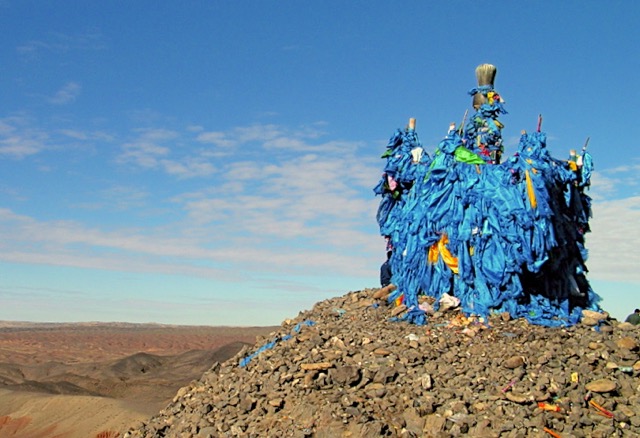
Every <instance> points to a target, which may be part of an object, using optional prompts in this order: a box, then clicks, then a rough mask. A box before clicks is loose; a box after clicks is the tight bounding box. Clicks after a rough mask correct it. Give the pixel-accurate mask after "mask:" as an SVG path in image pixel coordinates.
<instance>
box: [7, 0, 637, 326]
mask: <svg viewBox="0 0 640 438" xmlns="http://www.w3.org/2000/svg"><path fill="white" fill-rule="evenodd" d="M638 18H640V4H637V3H636V2H622V1H612V2H595V1H564V2H558V1H536V2H511V1H496V2H490V3H482V2H471V1H456V2H388V1H366V2H365V1H353V2H344V1H323V2H318V1H310V2H299V1H287V0H282V1H193V2H161V3H159V2H153V1H147V0H141V1H135V2H124V1H109V2H98V1H65V0H63V1H44V0H38V1H31V0H20V1H13V0H0V29H1V30H0V35H1V36H2V38H1V39H0V55H1V59H2V60H3V61H2V63H0V172H1V175H2V178H1V179H0V303H1V305H0V320H26V321H57V322H65V321H128V322H159V323H169V324H205V325H271V324H279V323H280V322H281V321H282V320H284V319H286V318H292V317H295V316H296V315H297V314H298V312H299V311H302V310H305V309H309V308H311V307H312V306H313V304H314V303H315V302H317V301H320V300H323V299H326V298H329V297H334V296H338V295H342V294H344V293H346V292H349V291H352V290H360V289H363V288H365V287H375V286H377V284H378V269H379V265H380V263H381V262H382V261H383V259H384V241H383V240H382V238H381V237H380V236H379V233H378V229H377V224H376V221H375V211H376V208H377V205H378V202H379V198H376V197H374V194H373V191H372V189H373V187H374V186H375V185H376V184H377V182H378V180H379V178H380V175H381V172H382V166H383V164H384V162H383V160H381V159H380V158H379V157H380V155H381V154H382V152H384V149H385V146H386V143H387V140H388V139H389V137H390V136H391V135H392V134H393V132H394V131H395V129H396V128H401V127H404V126H405V124H406V123H407V121H408V119H409V118H410V117H415V118H416V119H417V132H418V134H419V136H420V139H421V141H422V143H423V146H424V148H425V149H426V150H427V151H428V152H432V151H433V150H434V149H435V147H436V145H437V144H438V142H439V141H440V140H441V139H442V138H443V137H444V135H445V134H446V131H447V128H448V126H449V123H450V122H452V121H456V122H458V123H459V122H460V121H461V119H462V117H463V115H464V112H465V110H467V109H470V106H471V98H470V97H469V96H468V95H467V91H468V90H469V89H470V88H472V87H473V86H475V85H476V84H475V76H474V69H475V67H476V66H477V65H478V64H481V63H485V62H488V63H493V64H495V65H496V66H497V67H498V75H497V79H496V84H495V85H496V89H497V90H498V91H499V92H500V94H501V95H502V96H503V98H504V99H505V101H506V109H507V110H508V111H509V114H507V115H506V116H504V117H502V118H501V121H502V122H503V123H504V124H505V128H504V130H503V137H504V138H505V140H506V151H507V152H506V155H507V156H509V155H511V153H512V152H513V151H515V147H516V145H517V141H518V138H519V136H520V131H521V130H523V129H524V130H529V131H532V130H534V129H535V127H536V123H537V117H538V114H542V115H543V126H542V128H543V131H545V132H546V133H547V135H548V147H549V149H550V150H551V152H552V153H553V155H554V156H556V157H558V158H563V157H565V156H568V151H569V149H580V148H581V147H582V145H583V144H584V142H585V140H586V138H587V137H589V138H590V142H589V150H590V152H591V153H592V155H593V157H594V161H595V166H596V172H595V173H594V177H593V179H592V189H591V191H590V193H589V194H590V195H591V196H592V197H593V199H594V203H593V211H594V218H593V220H592V233H591V234H589V235H588V236H587V247H588V249H589V251H590V258H589V260H588V262H587V265H588V267H589V269H590V273H589V280H590V281H591V284H592V286H593V288H594V290H595V291H596V292H597V293H598V294H599V295H600V296H602V297H603V299H604V301H603V307H604V308H605V310H608V311H609V312H611V313H612V314H613V316H615V317H616V318H618V319H621V318H624V317H625V316H626V315H627V314H628V313H630V312H631V311H633V308H635V307H640V297H639V296H638V293H637V292H638V291H639V290H640V249H639V248H640V225H638V224H640V210H639V208H638V206H639V205H640V188H639V182H640V178H639V177H638V173H639V172H638V171H639V170H640V158H639V156H638V147H637V146H636V145H635V142H636V141H637V139H638V138H640V127H639V124H638V119H637V116H638V110H637V108H638V104H639V103H640V92H639V91H638V90H639V87H638V86H637V77H638V72H639V71H640V57H638V55H637V45H638V42H639V41H640V27H638V25H637V21H638Z"/></svg>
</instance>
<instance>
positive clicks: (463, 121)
mask: <svg viewBox="0 0 640 438" xmlns="http://www.w3.org/2000/svg"><path fill="white" fill-rule="evenodd" d="M468 114H469V110H468V109H467V110H464V117H462V123H460V129H459V130H458V134H460V135H462V133H463V132H464V124H465V123H467V115H468Z"/></svg>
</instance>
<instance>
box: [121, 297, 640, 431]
mask: <svg viewBox="0 0 640 438" xmlns="http://www.w3.org/2000/svg"><path fill="white" fill-rule="evenodd" d="M444 307H445V306H442V307H441V308H440V310H439V311H438V312H432V314H431V315H430V316H429V319H428V323H427V324H426V325H422V326H418V325H413V324H408V323H405V322H402V321H398V320H397V319H398V318H397V317H400V318H401V317H402V312H403V311H406V309H403V306H402V305H400V306H390V305H388V304H387V301H386V300H385V296H384V293H382V294H381V293H380V290H377V289H366V290H362V291H357V292H349V293H347V294H346V295H344V296H341V297H336V298H332V299H329V300H325V301H322V302H319V303H317V304H316V305H315V306H314V307H313V309H311V310H309V311H304V312H301V313H300V314H299V315H298V317H297V318H295V319H293V320H286V321H284V322H283V323H282V325H281V328H280V330H279V331H278V332H274V333H272V334H271V336H270V337H268V338H264V339H260V338H259V339H258V340H257V343H256V345H255V346H253V347H251V348H245V349H243V350H242V351H241V352H239V353H238V354H237V355H236V356H235V357H234V358H232V359H230V360H228V361H226V362H224V363H215V364H213V366H212V367H211V369H209V370H208V371H207V372H205V373H204V375H203V376H202V377H201V378H200V380H198V381H193V382H192V383H191V384H190V385H188V386H185V387H183V388H182V389H180V390H179V391H178V393H177V395H176V396H175V398H174V399H173V401H172V402H171V403H170V404H169V405H168V406H167V407H166V408H165V409H164V410H162V411H161V412H160V413H159V414H158V415H157V416H155V417H153V418H151V419H149V420H148V421H146V422H144V423H141V424H137V425H135V426H134V427H132V428H131V429H130V430H128V431H124V432H123V434H122V436H124V437H125V438H139V437H201V438H206V437H299V438H302V437H326V438H330V437H331V438H334V437H382V436H387V437H457V436H472V437H545V436H548V437H637V436H640V355H639V352H638V348H639V345H640V340H639V334H640V328H639V327H638V326H632V325H630V324H628V323H620V322H618V321H617V320H615V319H612V318H610V317H609V316H608V314H607V313H605V312H602V313H599V312H590V311H585V312H584V313H585V314H584V316H583V318H582V321H581V322H580V323H579V324H577V325H574V326H571V327H564V328H548V327H544V326H536V325H531V324H529V323H527V322H526V320H524V319H511V318H510V317H509V315H507V314H495V315H491V316H490V317H489V318H488V319H487V320H484V319H482V318H477V317H465V316H464V315H463V314H462V313H461V312H460V311H459V310H457V309H456V308H455V307H449V308H448V309H447V310H442V309H443V308H444Z"/></svg>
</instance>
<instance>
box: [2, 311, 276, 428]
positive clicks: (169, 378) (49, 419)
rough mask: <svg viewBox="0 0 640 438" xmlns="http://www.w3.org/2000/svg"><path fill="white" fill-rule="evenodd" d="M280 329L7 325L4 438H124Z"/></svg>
mask: <svg viewBox="0 0 640 438" xmlns="http://www.w3.org/2000/svg"><path fill="white" fill-rule="evenodd" d="M274 330H276V327H203V326H165V325H156V324H123V323H110V324H104V323H81V324H31V323H15V322H0V438H4V437H22V438H54V437H56V438H75V437H78V438H93V437H95V438H116V437H117V436H118V435H117V433H116V432H115V431H118V430H123V429H126V426H127V425H129V424H132V423H135V422H136V421H140V420H143V419H145V418H148V417H150V416H152V415H154V414H156V413H158V412H159V411H160V410H161V409H162V408H163V407H164V406H166V404H167V403H168V402H169V401H170V400H171V399H172V398H173V397H174V395H175V393H176V392H177V390H178V389H179V388H181V387H182V386H185V385H186V384H188V383H189V382H190V381H191V380H193V379H197V378H199V377H200V376H201V375H202V373H203V372H205V371H206V370H207V369H209V368H210V367H211V365H212V364H213V363H214V362H216V361H220V362H222V361H225V360H227V359H228V358H230V357H232V356H233V355H235V354H236V353H237V352H238V351H239V350H240V349H241V348H242V347H243V346H244V345H246V344H251V345H254V344H255V343H256V342H257V339H262V338H260V337H263V336H268V335H269V333H271V332H273V331H274Z"/></svg>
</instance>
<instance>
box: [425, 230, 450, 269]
mask: <svg viewBox="0 0 640 438" xmlns="http://www.w3.org/2000/svg"><path fill="white" fill-rule="evenodd" d="M448 244H449V236H447V233H444V234H442V237H441V238H440V240H439V241H438V243H435V244H433V245H431V247H430V248H429V256H428V258H427V260H428V261H429V263H430V264H432V265H433V264H435V263H436V262H437V261H438V257H442V260H443V261H444V263H445V264H446V265H447V266H448V267H449V268H450V269H451V270H452V271H453V273H454V274H457V273H458V257H455V256H454V255H453V254H451V251H449V248H447V245H448Z"/></svg>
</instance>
